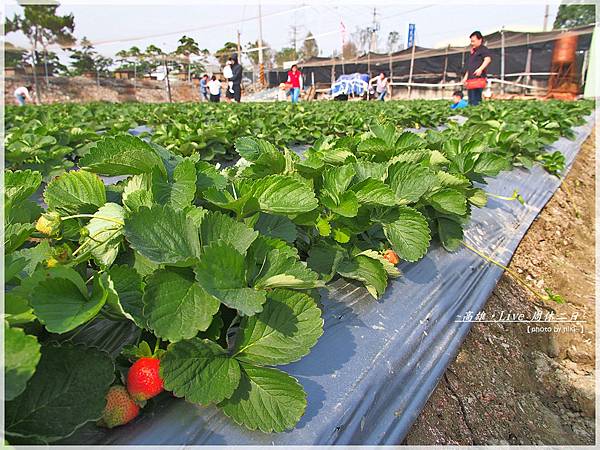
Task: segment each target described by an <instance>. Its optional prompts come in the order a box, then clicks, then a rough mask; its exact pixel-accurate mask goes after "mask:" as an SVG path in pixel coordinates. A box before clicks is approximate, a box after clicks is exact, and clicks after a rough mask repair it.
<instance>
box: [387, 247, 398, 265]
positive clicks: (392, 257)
mask: <svg viewBox="0 0 600 450" xmlns="http://www.w3.org/2000/svg"><path fill="white" fill-rule="evenodd" d="M383 257H384V258H385V259H387V260H388V261H389V262H391V263H392V264H393V265H396V264H398V263H399V262H400V258H398V255H397V254H396V252H395V251H394V250H392V249H388V250H386V251H385V252H384V253H383Z"/></svg>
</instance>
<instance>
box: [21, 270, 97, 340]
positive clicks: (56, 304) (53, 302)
mask: <svg viewBox="0 0 600 450" xmlns="http://www.w3.org/2000/svg"><path fill="white" fill-rule="evenodd" d="M107 296H108V290H107V289H106V288H105V287H104V286H103V285H102V281H101V280H100V277H98V276H96V277H94V289H93V292H92V295H91V297H90V298H87V296H85V295H84V294H83V293H82V292H81V290H80V289H79V287H78V286H77V285H76V284H75V283H73V281H71V280H70V279H67V278H50V279H47V280H44V281H41V282H39V283H38V284H37V287H36V288H35V290H34V292H32V294H31V296H30V298H29V302H30V304H31V307H32V308H33V311H34V313H35V315H36V316H37V317H38V319H39V320H40V322H42V323H43V324H44V325H45V326H46V329H47V330H48V331H50V332H52V333H59V334H60V333H66V332H67V331H71V330H73V329H75V328H76V327H78V326H79V325H81V324H84V323H85V322H88V321H89V320H91V319H92V318H94V317H95V316H96V314H98V312H100V309H102V306H104V304H105V303H106V298H107Z"/></svg>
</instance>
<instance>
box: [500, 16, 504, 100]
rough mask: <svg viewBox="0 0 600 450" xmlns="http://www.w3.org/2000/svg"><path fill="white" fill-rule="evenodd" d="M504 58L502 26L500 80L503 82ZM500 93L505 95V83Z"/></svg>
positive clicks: (502, 31)
mask: <svg viewBox="0 0 600 450" xmlns="http://www.w3.org/2000/svg"><path fill="white" fill-rule="evenodd" d="M504 56H505V49H504V26H502V29H501V30H500V79H501V80H502V81H504ZM500 91H501V92H502V94H504V83H502V86H501V87H500Z"/></svg>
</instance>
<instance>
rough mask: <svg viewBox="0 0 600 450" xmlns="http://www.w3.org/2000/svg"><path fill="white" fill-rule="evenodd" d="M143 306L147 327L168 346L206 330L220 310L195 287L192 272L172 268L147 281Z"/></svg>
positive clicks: (196, 285)
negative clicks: (168, 342) (169, 343)
mask: <svg viewBox="0 0 600 450" xmlns="http://www.w3.org/2000/svg"><path fill="white" fill-rule="evenodd" d="M143 302H144V316H145V317H147V320H148V326H149V327H150V328H151V329H152V330H153V331H154V333H155V334H156V335H157V336H159V337H161V338H163V339H166V340H168V341H171V342H176V341H181V340H182V339H189V338H192V337H194V336H196V335H197V334H198V331H204V330H206V329H207V328H208V327H209V326H210V324H211V322H212V318H213V316H214V315H215V314H216V313H217V311H218V310H219V306H220V303H219V302H218V301H217V299H215V298H214V297H213V296H211V295H209V294H207V293H206V292H205V291H204V290H203V289H202V287H201V286H200V285H199V284H198V283H196V280H195V279H194V273H193V272H192V271H191V270H189V269H175V268H173V269H164V270H158V271H156V272H154V273H153V274H152V275H151V276H150V277H149V278H148V280H147V284H146V289H145V291H144V297H143Z"/></svg>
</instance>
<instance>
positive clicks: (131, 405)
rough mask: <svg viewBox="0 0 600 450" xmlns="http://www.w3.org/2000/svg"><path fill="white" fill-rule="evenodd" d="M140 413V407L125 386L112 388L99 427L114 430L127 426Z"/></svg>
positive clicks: (107, 395)
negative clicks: (120, 426)
mask: <svg viewBox="0 0 600 450" xmlns="http://www.w3.org/2000/svg"><path fill="white" fill-rule="evenodd" d="M139 413H140V407H139V406H138V405H137V403H135V402H134V401H133V400H132V398H131V397H130V396H129V393H128V392H127V389H125V386H112V387H111V388H110V389H109V390H108V394H106V406H105V407H104V412H103V413H102V419H100V422H99V423H98V425H101V426H104V427H107V428H113V427H118V426H119V425H125V424H126V423H128V422H130V421H132V420H133V419H135V418H136V417H137V415H138V414H139Z"/></svg>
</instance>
